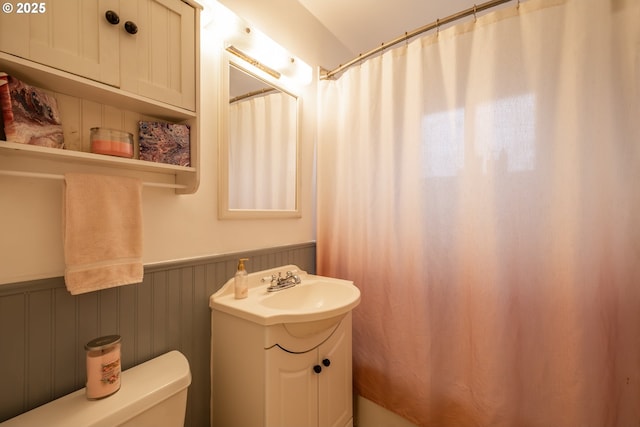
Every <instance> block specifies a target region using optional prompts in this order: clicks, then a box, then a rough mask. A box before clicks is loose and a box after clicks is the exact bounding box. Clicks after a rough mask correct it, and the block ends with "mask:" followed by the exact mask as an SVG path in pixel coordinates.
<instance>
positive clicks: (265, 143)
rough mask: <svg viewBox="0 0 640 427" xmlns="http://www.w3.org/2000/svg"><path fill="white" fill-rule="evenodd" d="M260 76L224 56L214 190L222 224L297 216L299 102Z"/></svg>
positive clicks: (295, 97)
mask: <svg viewBox="0 0 640 427" xmlns="http://www.w3.org/2000/svg"><path fill="white" fill-rule="evenodd" d="M225 53H226V52H225ZM261 74H263V73H260V72H257V71H252V70H251V65H250V64H244V63H243V61H239V60H235V59H234V56H233V55H230V54H228V53H226V55H225V61H224V64H223V70H222V75H223V78H222V79H221V81H222V88H221V96H220V99H221V105H220V132H221V134H220V151H219V156H220V158H219V161H220V164H219V172H220V176H219V183H220V188H219V191H218V195H219V200H218V206H219V216H220V218H223V219H224V218H247V219H257V218H296V217H300V216H301V213H300V198H299V192H300V171H299V163H300V162H299V157H300V154H299V146H298V144H299V141H298V140H299V109H300V106H299V104H300V103H299V99H298V97H297V96H295V95H293V94H292V93H290V92H288V91H286V90H284V89H283V88H281V87H278V85H277V80H276V79H275V78H274V79H270V78H269V76H266V75H265V76H262V75H261ZM259 75H260V77H258V76H259Z"/></svg>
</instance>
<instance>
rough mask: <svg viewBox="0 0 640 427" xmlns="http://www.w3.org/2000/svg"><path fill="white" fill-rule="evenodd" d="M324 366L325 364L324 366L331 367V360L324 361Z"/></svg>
mask: <svg viewBox="0 0 640 427" xmlns="http://www.w3.org/2000/svg"><path fill="white" fill-rule="evenodd" d="M322 364H323V365H324V366H329V365H331V360H329V359H322Z"/></svg>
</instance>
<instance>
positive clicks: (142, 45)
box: [120, 0, 196, 111]
mask: <svg viewBox="0 0 640 427" xmlns="http://www.w3.org/2000/svg"><path fill="white" fill-rule="evenodd" d="M120 10H121V15H122V19H123V21H130V22H132V23H133V24H135V28H134V29H132V28H129V30H131V31H133V30H135V29H137V32H136V33H135V34H130V33H128V32H127V30H123V31H121V37H122V40H121V43H120V49H121V53H120V63H121V74H120V77H121V89H124V90H126V91H129V92H132V93H136V94H139V95H142V96H145V97H148V98H152V99H155V100H158V101H161V102H165V103H167V104H171V105H175V106H178V107H182V108H185V109H187V110H191V111H194V110H195V96H196V91H195V80H196V70H195V67H196V61H195V58H196V52H195V49H196V42H195V34H196V29H195V24H196V21H195V10H194V8H193V7H191V6H189V5H188V4H186V3H184V2H182V1H180V0H138V1H131V0H127V1H122V2H121V4H120Z"/></svg>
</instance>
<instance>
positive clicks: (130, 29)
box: [124, 21, 138, 34]
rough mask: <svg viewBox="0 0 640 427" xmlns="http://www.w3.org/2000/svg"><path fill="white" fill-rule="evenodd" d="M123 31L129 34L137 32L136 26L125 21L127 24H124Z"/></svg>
mask: <svg viewBox="0 0 640 427" xmlns="http://www.w3.org/2000/svg"><path fill="white" fill-rule="evenodd" d="M124 29H125V30H126V31H127V33H129V34H136V33H137V32H138V26H137V25H136V24H135V23H134V22H131V21H127V22H125V23H124Z"/></svg>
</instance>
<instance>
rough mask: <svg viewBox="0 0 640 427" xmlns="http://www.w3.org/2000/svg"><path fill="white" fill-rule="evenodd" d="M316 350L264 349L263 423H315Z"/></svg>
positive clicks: (294, 426) (272, 426) (289, 426)
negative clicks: (264, 416) (300, 351)
mask: <svg viewBox="0 0 640 427" xmlns="http://www.w3.org/2000/svg"><path fill="white" fill-rule="evenodd" d="M316 358H317V352H316V351H315V350H314V351H311V352H309V353H303V354H293V353H287V352H286V351H284V350H281V349H280V348H278V347H274V348H271V349H269V350H267V363H266V367H267V371H266V378H267V387H266V426H267V427H313V426H317V425H318V416H317V414H318V377H319V376H320V375H321V374H316V373H315V372H313V366H314V365H315V362H316Z"/></svg>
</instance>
